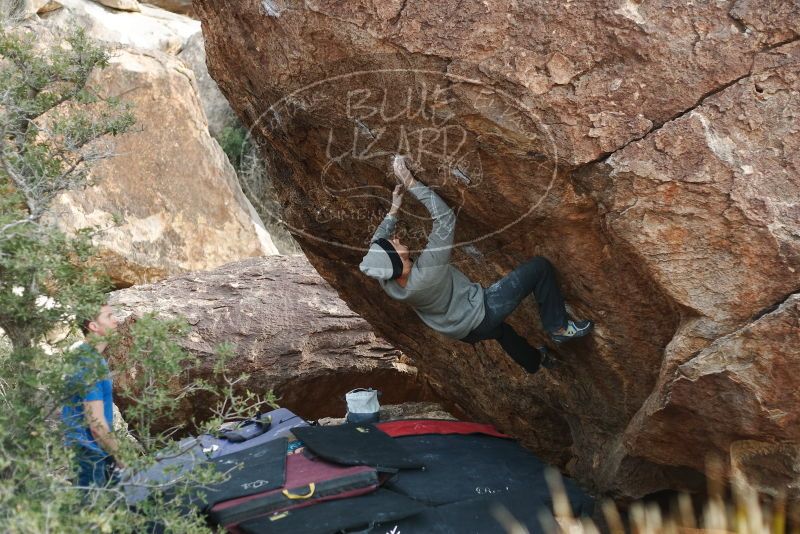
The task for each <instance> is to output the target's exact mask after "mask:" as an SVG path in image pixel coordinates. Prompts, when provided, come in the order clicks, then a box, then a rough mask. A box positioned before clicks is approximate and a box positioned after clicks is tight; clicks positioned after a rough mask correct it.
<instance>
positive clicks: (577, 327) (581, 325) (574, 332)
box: [550, 320, 594, 343]
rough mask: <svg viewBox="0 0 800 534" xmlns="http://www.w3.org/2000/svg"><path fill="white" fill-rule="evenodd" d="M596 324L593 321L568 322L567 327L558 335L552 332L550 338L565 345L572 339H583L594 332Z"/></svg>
mask: <svg viewBox="0 0 800 534" xmlns="http://www.w3.org/2000/svg"><path fill="white" fill-rule="evenodd" d="M593 327H594V323H593V322H592V321H573V320H569V321H567V327H566V328H564V329H563V330H562V331H560V332H558V333H556V332H551V333H550V338H551V339H552V340H553V341H555V342H556V343H564V342H565V341H569V340H570V339H576V338H579V337H583V336H585V335H586V334H588V333H589V332H591V331H592V328H593Z"/></svg>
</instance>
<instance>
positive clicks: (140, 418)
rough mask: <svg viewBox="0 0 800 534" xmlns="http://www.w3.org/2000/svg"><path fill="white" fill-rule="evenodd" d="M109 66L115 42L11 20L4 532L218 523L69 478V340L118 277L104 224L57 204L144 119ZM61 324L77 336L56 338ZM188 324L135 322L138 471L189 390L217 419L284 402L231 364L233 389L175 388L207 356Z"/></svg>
mask: <svg viewBox="0 0 800 534" xmlns="http://www.w3.org/2000/svg"><path fill="white" fill-rule="evenodd" d="M107 64H108V54H107V52H106V51H105V50H104V49H103V48H101V47H99V46H98V45H96V44H94V43H93V42H92V41H90V40H89V39H88V38H87V37H86V36H85V35H84V34H83V33H82V32H80V31H78V32H75V33H73V34H71V35H70V36H68V37H67V38H66V40H65V42H64V44H63V45H55V46H53V47H51V48H49V49H43V48H41V47H39V46H38V43H36V42H35V36H33V35H29V34H24V33H15V32H14V31H12V30H9V29H0V129H2V135H1V136H0V329H1V331H0V405H2V408H0V525H2V531H3V532H11V533H25V534H28V533H34V532H58V533H71V532H92V531H98V532H114V533H117V532H144V531H146V530H147V527H148V525H152V524H154V523H158V524H161V525H163V526H164V527H165V528H166V530H167V531H168V532H187V533H188V532H207V531H208V528H207V527H206V526H205V524H204V522H203V521H202V520H201V519H200V518H199V517H198V516H197V515H195V514H188V515H187V514H186V513H185V512H184V511H183V510H182V509H181V508H179V507H178V506H176V505H175V504H174V503H172V502H165V501H164V500H163V499H162V498H158V496H156V498H154V499H153V500H152V501H148V502H147V503H146V504H145V505H143V507H142V509H141V510H139V511H138V512H133V511H131V510H130V509H129V508H128V507H127V506H126V504H125V500H124V498H123V495H122V493H121V492H120V491H119V490H118V489H117V488H115V487H113V486H112V487H107V488H99V489H96V490H91V491H87V490H85V489H81V488H77V487H75V486H74V485H73V484H72V483H71V481H70V479H71V477H72V473H73V468H72V464H71V462H72V460H73V459H72V457H71V455H72V452H71V451H70V450H68V449H67V448H65V447H64V445H63V429H62V428H61V425H60V421H59V415H60V409H61V407H62V405H63V404H64V402H65V401H66V400H67V399H68V398H69V397H70V396H71V393H72V392H71V391H69V389H68V387H67V381H66V380H65V378H66V377H68V376H71V375H72V374H74V372H75V370H76V367H77V365H78V362H77V361H76V360H77V356H76V353H75V352H74V351H70V350H69V345H70V343H71V342H72V341H74V340H75V338H76V335H75V334H76V333H77V332H76V328H75V325H76V324H78V323H79V322H81V321H82V320H83V319H88V318H94V317H95V316H96V315H97V313H98V311H99V309H100V306H101V305H102V304H103V303H105V301H106V298H107V291H108V290H109V289H110V284H109V281H108V278H107V277H106V275H105V273H104V271H103V269H102V268H100V267H98V265H99V263H98V262H97V261H96V260H97V257H96V254H97V253H96V250H95V248H94V247H93V246H92V239H91V238H92V232H97V231H100V230H99V229H91V230H86V231H82V232H79V233H78V234H77V235H74V236H67V235H65V234H64V233H62V232H60V231H59V230H58V229H57V228H56V227H55V226H54V225H53V224H52V223H49V222H47V217H46V214H47V210H48V208H49V207H50V205H51V203H52V201H53V199H55V198H56V197H57V196H58V195H59V194H61V193H62V192H64V191H67V190H70V189H76V188H81V187H83V186H85V185H86V184H87V183H88V180H89V174H88V171H89V169H90V167H91V164H92V163H93V162H95V161H98V160H100V159H103V158H106V157H111V156H112V155H113V150H112V149H111V146H110V144H109V142H108V140H109V139H110V138H111V137H113V136H115V135H121V134H123V133H124V132H125V131H126V130H128V129H129V128H130V127H131V125H132V124H133V115H132V113H131V111H130V110H129V109H128V108H127V107H126V106H125V105H123V104H122V103H120V102H118V101H115V100H113V99H103V98H100V97H98V96H97V95H96V94H95V93H93V92H92V91H91V88H90V87H89V85H88V83H87V82H88V80H89V76H90V74H91V73H92V72H93V71H95V70H96V69H102V68H104V67H105V66H106V65H107ZM57 330H61V331H66V332H67V335H64V336H61V338H60V340H58V341H52V340H50V341H48V336H51V335H52V333H53V332H54V331H57ZM183 332H184V327H183V325H182V324H181V323H180V322H178V321H174V320H169V321H164V320H159V319H158V318H156V317H154V316H146V317H143V318H140V319H139V320H138V321H136V323H135V324H134V325H133V327H132V328H131V333H130V338H129V339H128V340H127V342H128V343H129V344H130V347H129V348H128V350H127V354H126V359H127V361H128V362H130V363H131V364H135V365H136V366H137V370H138V371H139V372H138V374H137V381H138V383H137V395H135V396H134V398H133V399H132V402H131V405H130V409H129V413H128V418H129V420H130V421H129V422H130V423H131V427H132V433H133V434H134V437H135V438H136V441H133V440H130V439H125V438H126V437H125V436H121V435H120V436H118V438H119V439H118V441H119V442H120V443H121V444H122V451H121V453H120V455H121V458H122V459H123V461H124V463H125V464H126V465H129V466H131V468H133V469H136V468H139V467H144V466H146V465H148V464H150V463H152V462H153V461H154V460H153V454H152V453H153V452H155V451H156V450H158V449H159V448H161V447H164V446H165V445H167V444H169V443H170V439H171V435H170V434H169V433H156V432H154V431H152V422H153V420H155V418H158V417H162V418H163V417H169V415H170V411H171V409H172V408H173V407H174V405H175V401H176V399H180V398H182V397H185V396H188V395H194V394H198V393H200V392H202V393H204V394H205V395H206V396H207V397H208V396H209V395H210V396H211V397H215V398H216V399H217V400H219V404H220V407H219V408H218V409H217V411H216V414H217V416H216V417H215V418H214V420H213V421H207V422H206V423H205V424H206V427H210V426H213V425H217V424H218V423H219V421H220V420H221V419H223V418H227V417H230V416H231V415H250V414H252V412H254V411H256V410H258V409H259V408H260V407H261V406H262V405H264V404H265V403H272V404H274V403H273V402H272V401H273V399H272V397H271V395H268V396H267V398H266V399H261V398H259V397H258V396H256V395H254V394H251V393H249V392H245V393H244V394H243V395H241V396H237V394H236V391H237V390H238V387H236V386H237V384H238V381H239V380H240V379H231V378H228V377H226V376H225V374H224V364H223V363H220V364H219V365H217V367H216V371H217V373H218V375H219V377H220V378H219V379H218V380H216V382H215V383H222V384H223V387H219V386H212V385H211V384H207V383H204V382H200V381H193V382H185V383H183V384H182V385H181V386H180V387H179V388H178V389H177V390H176V389H175V384H174V378H175V377H180V376H181V374H182V373H187V372H188V371H189V370H190V369H191V366H193V365H196V364H197V362H196V361H195V360H194V358H193V357H192V356H191V355H189V354H187V353H186V352H184V351H183V350H182V349H181V348H180V347H179V345H178V343H177V341H178V339H179V337H180V336H181V335H182V334H183ZM108 341H109V342H111V343H114V342H115V341H116V340H114V339H109V340H108ZM226 354H230V348H229V347H223V348H222V349H221V351H220V359H219V362H224V361H225V356H226ZM112 371H113V369H112ZM97 372H98V376H97V378H99V373H100V372H102V371H101V370H98V371H97ZM87 378H88V377H87ZM115 393H117V392H115ZM207 397H206V398H207ZM212 479H213V477H212V476H211V474H210V472H209V471H208V469H198V470H196V472H193V474H192V477H191V478H187V479H186V480H185V484H186V485H187V486H189V485H192V484H194V483H197V482H198V481H200V482H208V481H210V480H212Z"/></svg>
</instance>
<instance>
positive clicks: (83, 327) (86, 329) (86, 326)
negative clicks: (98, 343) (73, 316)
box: [80, 319, 94, 336]
mask: <svg viewBox="0 0 800 534" xmlns="http://www.w3.org/2000/svg"><path fill="white" fill-rule="evenodd" d="M92 321H94V319H84V320H83V322H82V323H81V324H80V328H81V332H83V335H84V336H88V335H89V332H90V330H89V323H91V322H92Z"/></svg>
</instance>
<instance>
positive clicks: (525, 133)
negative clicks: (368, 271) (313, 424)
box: [195, 0, 800, 496]
mask: <svg viewBox="0 0 800 534" xmlns="http://www.w3.org/2000/svg"><path fill="white" fill-rule="evenodd" d="M195 8H196V10H197V14H198V16H199V17H200V19H201V20H202V22H203V33H204V36H205V38H206V51H207V54H208V64H209V70H210V72H211V74H212V76H213V77H214V79H215V80H216V81H217V83H218V84H219V86H220V88H221V89H222V91H223V93H224V94H225V95H226V96H227V97H228V100H229V101H230V102H231V104H232V106H233V108H234V109H235V110H236V111H237V113H238V114H239V116H240V117H241V118H242V119H243V121H244V123H245V126H247V127H248V128H251V129H252V131H253V132H254V133H255V135H256V137H257V138H258V139H259V140H260V142H261V144H262V145H263V150H264V153H265V156H266V158H267V160H268V164H269V168H270V172H271V174H272V175H273V176H274V185H275V187H276V189H277V190H278V195H279V196H280V198H282V199H283V201H284V210H283V214H282V216H283V219H284V220H285V221H287V223H288V225H289V226H290V228H291V229H292V232H293V234H294V235H295V237H296V238H297V240H298V242H299V243H300V245H301V246H302V248H303V250H304V252H305V253H306V254H307V256H308V258H309V259H310V261H311V262H312V264H314V266H315V267H316V268H317V269H318V270H319V272H320V273H321V274H322V275H323V277H325V278H326V279H327V280H328V281H329V282H330V283H331V284H332V285H333V286H334V287H335V288H336V290H337V291H338V292H339V293H340V295H341V296H342V298H343V299H344V300H345V301H346V302H347V303H348V305H349V306H350V307H351V308H352V309H353V310H355V311H356V312H358V313H359V314H361V315H362V316H363V317H365V318H366V319H367V320H368V321H370V323H371V324H372V325H373V326H374V327H375V328H376V330H377V331H378V332H380V333H381V334H383V335H384V336H386V338H387V339H389V340H390V341H391V342H392V343H393V344H394V345H395V346H397V347H399V348H401V349H402V350H403V351H404V352H406V353H407V354H410V355H411V356H412V357H414V358H415V361H417V362H418V364H419V366H420V369H421V370H422V371H424V372H425V373H427V374H428V375H429V376H431V378H432V379H433V380H435V381H437V382H438V383H441V384H442V385H443V386H444V389H445V390H446V391H447V394H448V397H449V401H450V403H451V404H452V405H455V406H457V407H458V408H460V409H462V410H464V411H465V412H467V413H468V414H470V415H471V416H472V417H477V418H491V419H492V420H493V421H494V422H495V424H496V425H497V426H498V427H499V428H500V429H502V430H503V431H505V432H508V433H511V434H514V435H516V436H518V437H520V438H522V439H523V440H524V441H525V443H527V444H528V445H529V446H530V447H532V448H533V449H534V450H535V451H536V452H537V453H538V454H539V455H540V456H542V457H544V458H546V459H547V460H549V461H551V462H557V463H558V464H559V465H561V466H562V467H564V468H566V469H567V470H568V471H569V472H570V474H571V475H572V476H575V477H577V478H578V479H580V480H582V481H583V482H584V483H586V484H588V485H590V486H592V487H594V488H596V489H598V490H602V491H609V492H615V493H617V494H619V495H626V496H640V495H643V494H645V493H647V492H650V491H655V490H659V489H662V488H665V487H679V486H683V487H691V486H692V485H693V484H695V483H697V482H698V481H699V480H700V477H699V476H698V470H699V469H701V468H702V465H701V462H702V458H703V457H704V453H706V452H716V453H718V454H721V455H722V456H723V458H727V457H728V455H729V450H728V449H729V447H730V446H731V440H739V441H741V440H747V439H749V440H754V441H759V442H771V441H775V440H783V439H796V436H789V435H788V433H787V432H788V431H787V430H781V431H779V430H778V427H780V426H781V425H782V424H783V423H781V422H780V421H775V420H769V418H770V417H773V416H775V417H777V416H780V414H779V413H778V411H780V412H786V413H787V414H791V413H796V412H797V408H798V407H797V405H796V404H793V403H794V402H795V400H794V397H792V396H791V395H784V396H780V397H774V396H772V395H769V394H768V390H770V388H784V387H786V388H791V389H792V390H796V389H797V388H798V385H800V384H798V380H800V379H797V378H795V377H796V376H797V375H796V373H795V374H790V375H783V374H782V375H780V376H779V375H778V374H776V373H767V374H763V375H759V376H760V378H759V379H758V380H757V379H756V376H755V375H753V374H752V373H756V371H759V370H763V371H764V372H766V371H767V369H766V368H762V367H758V366H760V365H762V363H763V362H773V363H775V364H776V365H777V364H778V362H781V363H780V366H783V365H786V366H790V365H794V364H793V363H791V362H794V361H796V360H797V359H798V355H799V354H800V349H798V346H799V345H798V344H797V343H796V339H795V338H791V337H787V336H784V337H779V336H778V333H780V332H784V333H791V332H793V330H791V325H793V324H794V325H796V321H797V309H796V307H794V306H792V305H783V306H779V308H778V309H777V310H776V311H774V312H769V311H765V310H769V309H770V307H771V306H774V305H781V304H782V303H784V304H790V300H786V299H787V296H788V295H791V294H794V293H797V292H798V291H800V276H799V275H798V269H800V257H799V256H798V247H800V245H799V244H798V240H799V239H800V237H798V236H800V207H798V203H799V202H800V198H799V197H800V195H798V190H800V184H799V183H798V160H797V154H798V151H797V144H798V131H797V130H798V127H797V124H798V121H797V117H798V114H800V96H798V95H799V94H800V92H798V89H800V87H798V71H799V70H800V67H799V66H798V59H797V58H798V56H797V52H796V46H794V45H795V43H794V41H797V40H798V38H799V36H800V23H799V22H798V21H800V8H798V5H797V3H796V2H792V1H791V0H772V1H770V2H768V3H766V4H763V3H760V2H754V1H751V0H735V1H732V2H694V3H686V2H672V1H667V0H658V1H655V2H638V1H632V0H607V1H605V0H604V1H601V2H573V3H564V2H561V1H558V0H537V1H535V2H532V3H530V2H529V3H518V2H510V1H506V0H488V1H483V2H478V1H473V2H454V1H442V2H428V3H424V2H401V1H399V0H398V1H396V2H387V3H384V4H381V5H377V4H374V3H369V2H367V3H365V2H350V3H342V2H334V1H329V0H313V1H303V2H301V1H299V0H286V1H280V2H275V1H269V0H266V1H261V0H245V1H237V2H233V1H230V0H215V1H211V0H196V2H195ZM396 151H402V152H406V153H409V154H410V155H411V156H412V157H413V158H414V159H415V160H417V161H418V163H419V164H420V167H421V175H420V176H421V177H422V179H424V180H426V181H428V182H429V183H431V184H433V185H435V186H436V187H437V188H438V191H439V193H440V194H441V195H442V196H443V197H444V198H445V199H446V200H447V201H448V202H449V203H450V204H451V205H452V206H454V208H455V209H456V210H457V212H458V220H459V225H458V232H457V236H456V240H457V242H458V247H457V248H456V250H455V251H454V254H453V260H454V262H455V263H456V264H457V266H458V267H459V268H461V269H462V270H463V271H464V272H465V273H466V274H467V275H468V276H470V277H471V278H472V279H474V280H477V281H480V282H481V283H484V284H489V283H491V282H493V281H494V280H496V279H497V278H498V277H499V276H501V275H503V274H505V273H507V272H509V270H510V269H512V268H513V267H514V266H515V265H516V264H518V263H519V262H520V261H522V260H524V259H526V258H528V257H530V256H533V255H535V254H543V255H545V256H547V257H549V258H550V259H551V260H552V262H553V263H554V264H555V266H556V268H557V269H558V271H559V273H560V281H561V284H562V286H563V288H564V292H565V294H566V298H567V301H568V305H569V308H570V310H571V312H572V313H573V314H574V315H576V316H580V317H585V318H591V319H594V320H595V321H596V322H597V329H596V331H595V332H594V334H593V335H592V336H591V337H590V338H588V339H586V340H583V341H580V342H577V343H573V344H568V345H565V346H563V347H561V348H558V350H557V353H558V356H559V357H560V359H561V360H562V365H561V366H560V367H559V368H558V369H556V370H554V371H552V372H551V371H545V372H541V373H538V374H536V375H534V376H526V375H524V374H523V373H522V371H521V370H520V369H518V368H517V367H515V366H514V365H513V364H512V363H509V360H508V358H507V357H506V356H505V355H504V354H503V353H502V352H501V351H500V350H499V348H498V347H497V345H496V344H495V343H493V342H487V343H482V344H480V345H479V346H477V347H475V348H471V347H469V346H467V345H464V344H461V343H459V342H456V341H452V340H449V339H445V338H443V337H441V336H439V335H436V334H435V333H434V332H432V331H431V330H429V329H427V328H425V327H424V326H423V325H422V323H421V322H420V321H419V320H418V319H417V318H416V316H415V315H414V313H413V312H412V311H411V310H409V309H408V308H406V307H404V306H402V305H400V304H398V303H395V302H392V301H390V300H389V299H388V297H386V295H384V294H383V293H382V291H381V290H380V288H379V287H378V285H377V284H376V283H373V282H372V281H370V280H368V279H365V278H364V277H363V276H362V275H361V273H360V272H359V271H358V267H357V266H358V263H359V260H360V258H361V255H362V254H363V252H364V247H365V245H366V243H367V241H368V238H369V236H370V235H371V233H372V231H373V230H374V227H375V225H376V224H377V223H378V221H379V220H380V219H381V218H382V216H383V214H384V213H385V212H386V210H387V208H388V205H387V201H388V199H389V198H390V192H391V188H392V187H393V179H392V177H391V173H390V172H389V169H388V165H387V160H388V155H389V154H391V153H392V152H396ZM406 204H407V206H406V207H407V209H408V211H407V213H406V214H405V215H404V217H403V218H404V227H403V228H402V230H403V231H404V233H405V234H406V236H407V239H408V241H409V242H410V243H411V244H412V246H413V247H415V248H416V247H419V246H420V245H421V244H422V243H423V242H424V236H425V234H426V231H427V227H426V220H425V219H426V216H425V213H424V212H422V211H420V209H419V206H416V205H415V204H414V202H413V201H412V200H407V202H406ZM775 314H777V315H775ZM511 323H512V324H513V325H514V326H515V327H517V329H518V330H519V331H520V332H523V333H524V334H525V335H526V336H528V337H529V339H530V340H531V342H532V343H538V342H541V341H543V340H544V336H543V333H542V331H541V329H540V327H539V326H538V325H539V322H538V318H537V316H536V311H535V309H534V306H533V305H532V303H531V302H526V303H524V304H523V305H522V306H521V307H520V308H519V309H518V311H517V312H515V314H514V315H513V316H512V317H511ZM787 328H789V330H787ZM773 335H774V336H778V337H775V338H773V337H772V336H773ZM726 336H729V337H726ZM730 336H732V337H730ZM737 336H738V337H737ZM744 339H747V340H750V339H752V341H748V342H746V343H745V342H744V341H743V340H744ZM715 343H716V345H714V344H715ZM748 362H752V363H753V365H754V366H755V367H754V368H753V369H752V370H751V371H748V372H745V370H743V369H741V367H742V366H746V365H748ZM756 362H758V363H756ZM685 365H688V367H686V366H685ZM781 368H782V367H781ZM787 368H788V367H787ZM742 373H744V374H742ZM748 373H750V374H748ZM756 374H757V373H756ZM707 388H712V389H713V391H715V392H720V393H719V394H718V395H713V394H709V391H708V389H707ZM677 393H680V395H677ZM727 394H731V395H732V396H733V397H732V398H729V397H727V396H726V395H727ZM739 400H746V401H747V402H746V403H745V404H744V405H740V406H738V407H731V406H729V405H731V404H737V403H738V401H739ZM701 406H702V408H701ZM775 410H778V411H775ZM769 414H773V415H769ZM742 417H748V418H754V420H756V421H758V424H755V423H753V422H750V423H748V424H742V423H741V422H740V419H741V418H742ZM781 417H783V416H781ZM786 417H788V419H786V421H790V420H791V417H790V416H786ZM701 429H708V430H707V431H706V432H703V431H701ZM686 432H691V437H692V442H691V446H690V447H687V446H685V445H684V442H683V436H684V435H685V433H686Z"/></svg>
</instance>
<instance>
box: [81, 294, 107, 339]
mask: <svg viewBox="0 0 800 534" xmlns="http://www.w3.org/2000/svg"><path fill="white" fill-rule="evenodd" d="M103 306H108V297H106V300H105V302H103V304H101V305H100V306H98V307H97V309H96V310H94V315H93V316H91V317H90V318H88V319H84V320H82V321H81V322H80V324H79V325H78V327H79V328H80V329H81V332H83V335H84V336H88V335H89V333H90V332H91V330H89V323H91V322H94V321H96V320H97V316H98V315H100V312H101V311H102V309H103Z"/></svg>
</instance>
